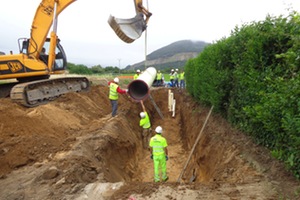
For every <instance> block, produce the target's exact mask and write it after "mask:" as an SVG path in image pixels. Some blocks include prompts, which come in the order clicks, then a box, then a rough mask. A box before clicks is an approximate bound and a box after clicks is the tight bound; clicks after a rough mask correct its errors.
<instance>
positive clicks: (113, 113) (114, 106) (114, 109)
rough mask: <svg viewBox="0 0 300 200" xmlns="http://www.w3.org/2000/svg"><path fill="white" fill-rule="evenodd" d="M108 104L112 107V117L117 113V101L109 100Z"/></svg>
mask: <svg viewBox="0 0 300 200" xmlns="http://www.w3.org/2000/svg"><path fill="white" fill-rule="evenodd" d="M110 103H111V107H112V113H111V115H112V116H113V117H114V116H116V115H117V111H118V100H110Z"/></svg>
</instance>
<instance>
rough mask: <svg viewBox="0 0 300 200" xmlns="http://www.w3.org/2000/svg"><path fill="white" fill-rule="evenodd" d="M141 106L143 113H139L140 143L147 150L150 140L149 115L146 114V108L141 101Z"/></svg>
mask: <svg viewBox="0 0 300 200" xmlns="http://www.w3.org/2000/svg"><path fill="white" fill-rule="evenodd" d="M141 105H142V108H143V112H140V117H141V119H140V126H141V127H142V128H143V132H142V143H143V147H144V149H147V148H148V144H149V141H150V138H151V122H150V117H149V114H148V113H147V112H146V108H145V106H144V103H143V101H142V100H141Z"/></svg>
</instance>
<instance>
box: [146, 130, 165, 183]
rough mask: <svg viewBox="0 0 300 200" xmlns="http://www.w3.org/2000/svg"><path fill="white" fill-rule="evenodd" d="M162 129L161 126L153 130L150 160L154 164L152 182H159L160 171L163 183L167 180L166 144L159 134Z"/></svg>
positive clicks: (150, 143)
mask: <svg viewBox="0 0 300 200" xmlns="http://www.w3.org/2000/svg"><path fill="white" fill-rule="evenodd" d="M162 132H163V129H162V127H161V126H157V127H156V128H155V133H156V134H155V136H153V137H152V138H151V139H150V142H149V147H150V153H151V156H150V158H151V159H152V160H153V162H154V182H160V170H161V175H162V181H163V182H165V181H167V180H168V179H169V177H168V175H167V160H168V159H169V157H168V148H167V147H168V143H167V140H166V138H164V137H163V136H162V135H161V134H162Z"/></svg>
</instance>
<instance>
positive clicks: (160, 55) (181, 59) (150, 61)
mask: <svg viewBox="0 0 300 200" xmlns="http://www.w3.org/2000/svg"><path fill="white" fill-rule="evenodd" d="M207 45H209V43H206V42H203V41H192V40H180V41H177V42H174V43H171V44H169V45H167V46H165V47H162V48H160V49H158V50H156V51H153V52H152V53H151V54H149V55H147V66H152V67H155V68H156V69H168V68H181V67H183V66H184V65H185V63H186V61H187V60H188V59H190V58H195V57H196V56H198V54H199V53H200V52H201V51H202V50H203V49H204V48H205V46H207ZM144 68H145V64H144V61H142V62H139V63H136V64H133V65H129V66H127V67H126V68H125V70H136V69H141V70H143V69H144Z"/></svg>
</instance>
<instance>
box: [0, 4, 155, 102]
mask: <svg viewBox="0 0 300 200" xmlns="http://www.w3.org/2000/svg"><path fill="white" fill-rule="evenodd" d="M75 1H76V0H42V1H41V3H40V4H39V6H38V8H37V10H36V13H35V16H34V19H33V22H32V25H31V33H30V38H20V39H19V40H18V44H19V52H18V54H13V52H10V54H5V53H4V52H0V81H1V80H4V79H16V80H17V82H14V83H9V84H0V95H1V97H3V96H10V98H11V99H12V100H13V101H14V102H17V103H20V104H22V105H24V106H26V107H34V106H38V105H41V104H45V103H47V102H48V101H50V100H53V99H55V98H57V97H59V96H61V95H63V94H66V93H69V92H80V91H88V90H89V87H90V83H89V80H88V79H87V78H86V77H66V78H54V79H52V78H50V76H51V75H53V74H62V73H64V72H65V69H66V67H67V58H66V54H65V52H64V49H63V47H62V46H61V45H60V40H59V38H58V36H57V34H56V32H57V26H58V25H57V19H58V16H59V14H60V13H61V12H62V11H63V10H64V9H65V8H66V7H68V6H69V5H70V4H72V3H73V2H75ZM134 5H135V10H136V16H135V17H133V18H131V19H119V18H115V17H113V16H109V18H108V23H109V25H110V26H111V28H112V29H113V30H114V31H115V33H116V34H117V36H118V37H119V38H120V39H121V40H123V41H124V42H126V43H131V42H133V41H134V40H136V39H138V38H139V37H140V36H141V35H142V33H143V31H144V30H145V29H146V28H147V23H148V20H149V18H150V16H151V15H152V14H151V13H150V12H149V11H148V10H147V9H146V8H145V7H144V6H143V1H142V0H134ZM51 27H52V30H51V32H49V31H50V28H51ZM49 33H50V37H49V38H47V36H48V34H49ZM47 50H48V51H47ZM45 51H47V52H48V53H47V54H46V53H45Z"/></svg>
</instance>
